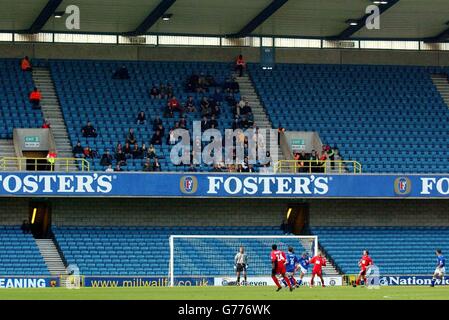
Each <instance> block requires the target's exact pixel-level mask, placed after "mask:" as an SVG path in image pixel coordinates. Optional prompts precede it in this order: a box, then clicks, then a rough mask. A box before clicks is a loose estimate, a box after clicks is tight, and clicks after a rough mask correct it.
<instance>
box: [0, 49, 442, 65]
mask: <svg viewBox="0 0 449 320" xmlns="http://www.w3.org/2000/svg"><path fill="white" fill-rule="evenodd" d="M240 53H241V54H243V55H244V57H245V59H246V60H247V61H248V62H259V61H260V48H251V47H229V48H226V47H149V46H133V45H107V44H103V45H98V44H47V43H14V44H10V43H2V44H0V58H20V57H23V56H25V55H28V56H30V57H31V58H35V59H36V58H38V59H102V60H161V61H162V60H165V61H167V60H174V61H232V59H234V57H236V56H237V55H238V54H240ZM276 61H277V62H279V63H324V64H393V65H423V66H446V65H449V52H445V51H411V50H366V49H365V50H363V49H346V50H345V49H306V48H303V49H298V48H276Z"/></svg>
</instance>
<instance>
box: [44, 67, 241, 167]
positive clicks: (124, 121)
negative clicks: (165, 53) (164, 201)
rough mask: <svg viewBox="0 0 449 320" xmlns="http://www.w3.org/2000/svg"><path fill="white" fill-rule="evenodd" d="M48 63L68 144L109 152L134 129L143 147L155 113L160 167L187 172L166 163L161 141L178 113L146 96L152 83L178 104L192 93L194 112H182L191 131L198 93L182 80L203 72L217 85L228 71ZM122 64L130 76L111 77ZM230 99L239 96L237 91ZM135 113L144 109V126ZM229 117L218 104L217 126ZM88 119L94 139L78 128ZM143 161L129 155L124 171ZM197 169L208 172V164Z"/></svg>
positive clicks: (95, 163)
mask: <svg viewBox="0 0 449 320" xmlns="http://www.w3.org/2000/svg"><path fill="white" fill-rule="evenodd" d="M49 64H50V68H51V72H52V77H53V79H54V83H55V88H56V91H57V93H58V96H59V99H60V103H61V107H62V112H63V115H64V119H65V122H66V125H67V128H68V132H69V136H70V140H71V143H72V147H73V146H75V145H76V143H77V141H81V144H82V146H86V145H89V146H90V147H91V148H92V149H94V150H96V151H97V153H98V155H100V156H101V155H102V154H103V152H104V151H105V150H106V149H109V150H110V151H111V153H113V151H114V150H115V148H116V146H117V143H119V142H120V143H122V144H123V145H124V143H125V136H126V134H127V132H128V129H129V128H133V129H134V130H135V134H136V138H137V141H138V144H139V146H141V144H142V143H145V144H146V147H147V148H148V147H149V145H150V139H151V137H152V135H153V129H152V120H153V119H154V118H155V117H156V116H157V115H159V116H160V117H161V119H162V121H163V126H164V128H165V135H164V138H163V139H162V145H161V146H158V145H155V148H156V154H157V155H158V157H160V159H159V162H160V164H161V166H162V170H163V171H185V170H186V168H184V167H183V166H181V167H177V166H175V165H173V164H172V163H171V161H169V155H170V148H169V145H168V144H167V143H166V141H167V136H168V132H169V130H170V129H171V128H173V127H174V125H175V122H176V121H178V120H179V113H177V112H176V113H175V115H174V118H167V117H163V111H164V108H165V105H166V99H152V98H151V97H150V89H151V88H152V86H153V85H156V86H159V85H160V84H171V85H172V86H173V90H174V95H175V96H176V97H177V99H178V100H179V101H180V103H181V104H182V105H184V102H185V101H186V100H187V98H188V96H190V95H192V96H193V97H194V99H195V101H196V105H197V111H196V112H194V113H184V115H185V117H186V120H187V124H188V126H187V128H188V129H189V130H190V132H191V134H192V121H193V120H198V121H199V120H201V114H200V111H199V102H200V99H201V97H202V95H203V94H201V93H189V92H186V90H185V82H186V79H187V78H188V77H189V76H190V75H192V74H193V73H195V74H201V73H203V74H204V75H212V76H213V77H214V79H215V81H216V82H217V83H219V84H222V83H224V82H225V80H226V79H227V78H229V76H230V75H231V65H230V64H229V63H211V62H130V61H126V62H121V61H89V60H53V61H50V62H49ZM122 65H126V67H127V69H128V72H129V75H130V79H128V80H115V79H113V78H112V76H113V72H114V70H116V69H117V68H118V67H120V66H122ZM214 89H215V88H214V87H212V88H210V91H209V92H208V93H205V94H204V95H205V96H210V95H213V93H214ZM235 97H236V99H237V100H238V99H239V94H236V95H235ZM140 111H144V112H145V113H146V117H147V119H148V120H147V122H148V123H147V124H146V125H137V124H136V117H137V114H138V113H139V112H140ZM232 119H233V114H232V111H231V109H230V108H229V107H227V106H222V107H221V113H220V117H219V118H218V119H217V121H218V123H219V129H224V128H231V124H232ZM88 120H90V121H91V122H92V125H93V126H94V127H95V128H96V130H97V132H98V137H96V138H84V137H82V134H81V129H82V127H83V126H85V125H86V123H87V121H88ZM99 160H100V159H93V160H91V161H92V163H93V166H92V169H93V170H104V167H103V166H101V165H100V164H99ZM142 163H143V160H140V159H137V160H135V159H130V160H129V161H127V166H124V167H123V169H124V170H128V171H135V170H142ZM114 165H115V161H114ZM198 169H199V171H209V170H210V168H209V167H200V168H198Z"/></svg>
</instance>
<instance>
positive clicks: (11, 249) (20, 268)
mask: <svg viewBox="0 0 449 320" xmlns="http://www.w3.org/2000/svg"><path fill="white" fill-rule="evenodd" d="M0 244H1V245H0V275H2V276H12V275H27V276H37V275H39V276H49V275H50V273H49V271H48V269H47V266H46V265H45V262H44V259H43V258H42V256H41V254H40V252H39V249H38V247H37V245H36V242H35V241H34V238H33V236H32V235H31V234H29V233H27V234H24V233H23V232H22V230H21V229H20V226H0Z"/></svg>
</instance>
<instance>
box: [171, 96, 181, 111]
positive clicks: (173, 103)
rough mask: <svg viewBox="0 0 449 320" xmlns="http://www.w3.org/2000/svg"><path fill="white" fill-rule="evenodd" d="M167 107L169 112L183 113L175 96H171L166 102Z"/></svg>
mask: <svg viewBox="0 0 449 320" xmlns="http://www.w3.org/2000/svg"><path fill="white" fill-rule="evenodd" d="M168 107H169V108H170V111H171V112H175V111H178V112H179V113H180V114H182V113H183V112H184V109H183V107H182V106H181V104H180V103H179V101H178V99H176V97H175V96H173V97H172V98H171V99H170V100H168Z"/></svg>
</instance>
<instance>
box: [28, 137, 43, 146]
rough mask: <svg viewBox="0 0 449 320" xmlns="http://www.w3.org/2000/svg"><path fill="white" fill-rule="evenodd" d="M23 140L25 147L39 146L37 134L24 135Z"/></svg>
mask: <svg viewBox="0 0 449 320" xmlns="http://www.w3.org/2000/svg"><path fill="white" fill-rule="evenodd" d="M24 142H25V148H39V147H40V145H41V143H40V138H39V136H25V138H24Z"/></svg>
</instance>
